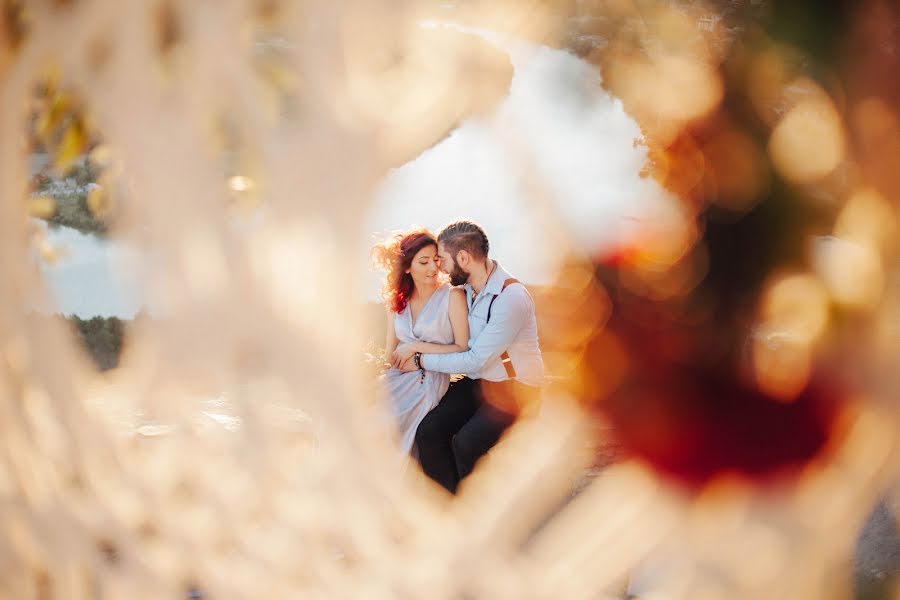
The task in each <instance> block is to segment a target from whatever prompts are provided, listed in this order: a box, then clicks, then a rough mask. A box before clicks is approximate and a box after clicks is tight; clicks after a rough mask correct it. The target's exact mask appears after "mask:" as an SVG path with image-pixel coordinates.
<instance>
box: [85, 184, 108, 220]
mask: <svg viewBox="0 0 900 600" xmlns="http://www.w3.org/2000/svg"><path fill="white" fill-rule="evenodd" d="M87 207H88V210H89V211H91V214H92V215H93V216H94V218H96V219H102V218H104V217H106V216H107V215H109V213H110V211H111V210H112V200H111V198H110V197H109V194H107V193H106V190H105V189H104V188H102V187H99V186H98V187H95V188H94V189H92V190H91V191H90V192H88V195H87Z"/></svg>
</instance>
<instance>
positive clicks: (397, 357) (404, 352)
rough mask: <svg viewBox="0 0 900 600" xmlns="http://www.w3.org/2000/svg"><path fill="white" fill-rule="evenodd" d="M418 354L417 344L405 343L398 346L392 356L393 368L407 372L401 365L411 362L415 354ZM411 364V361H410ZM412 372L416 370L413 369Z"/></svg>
mask: <svg viewBox="0 0 900 600" xmlns="http://www.w3.org/2000/svg"><path fill="white" fill-rule="evenodd" d="M415 353H416V344H415V342H405V343H403V344H400V345H398V346H397V348H396V350H394V353H393V354H392V355H391V366H392V367H394V368H396V369H400V370H401V371H406V370H407V369H403V368H401V366H400V365H402V364H403V363H405V362H406V361H408V360H410V359H411V358H412V356H413V354H415ZM410 362H411V361H410ZM412 370H415V368H414V369H412Z"/></svg>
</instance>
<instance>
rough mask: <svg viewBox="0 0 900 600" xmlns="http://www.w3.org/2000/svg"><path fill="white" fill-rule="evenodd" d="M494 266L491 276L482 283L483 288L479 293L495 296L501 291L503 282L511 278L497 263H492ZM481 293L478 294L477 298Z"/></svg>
mask: <svg viewBox="0 0 900 600" xmlns="http://www.w3.org/2000/svg"><path fill="white" fill-rule="evenodd" d="M494 264H495V265H497V266H496V267H495V268H494V272H493V273H491V276H490V277H488V280H487V281H486V282H485V283H484V288H483V289H482V290H481V293H484V292H487V293H489V294H494V295H495V296H496V295H497V294H499V293H500V292H502V291H503V282H505V281H506V280H507V279H509V278H510V277H512V276H511V275H510V274H509V273H507V272H506V269H504V268H503V267H501V266H500V263H499V262H497V261H494ZM481 293H479V296H480V295H481Z"/></svg>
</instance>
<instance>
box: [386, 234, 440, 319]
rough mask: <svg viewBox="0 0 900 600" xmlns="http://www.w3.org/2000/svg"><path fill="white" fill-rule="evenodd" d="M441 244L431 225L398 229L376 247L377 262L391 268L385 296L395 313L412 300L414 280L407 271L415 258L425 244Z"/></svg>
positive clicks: (399, 311) (387, 278) (388, 268)
mask: <svg viewBox="0 0 900 600" xmlns="http://www.w3.org/2000/svg"><path fill="white" fill-rule="evenodd" d="M428 246H435V247H437V240H436V239H435V237H434V236H433V235H432V234H431V232H430V231H428V230H427V229H413V230H411V231H406V232H401V233H395V234H393V235H392V236H391V237H389V238H388V239H387V240H385V241H383V242H381V243H379V244H376V245H375V247H373V248H372V257H373V258H374V260H375V263H376V264H377V265H378V266H380V267H382V268H384V269H386V270H387V272H388V273H387V277H385V281H384V286H383V287H382V289H381V296H382V298H384V301H385V304H387V306H388V307H389V308H390V309H391V310H392V311H393V312H395V313H398V314H399V313H401V312H403V310H404V309H405V308H406V305H407V304H409V299H410V297H411V296H412V293H413V289H414V287H415V286H414V284H413V279H412V275H410V274H409V273H407V272H406V270H407V269H409V267H410V265H411V264H412V261H413V258H414V257H415V255H416V254H417V253H418V252H419V250H421V249H422V248H426V247H428Z"/></svg>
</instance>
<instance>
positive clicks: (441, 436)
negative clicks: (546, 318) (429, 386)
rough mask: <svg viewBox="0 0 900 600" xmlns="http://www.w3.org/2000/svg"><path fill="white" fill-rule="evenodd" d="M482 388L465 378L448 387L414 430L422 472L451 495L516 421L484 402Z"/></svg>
mask: <svg viewBox="0 0 900 600" xmlns="http://www.w3.org/2000/svg"><path fill="white" fill-rule="evenodd" d="M508 383H509V384H510V385H521V384H517V383H516V382H513V381H510V382H508ZM490 385H492V386H498V385H499V386H503V385H504V384H503V383H501V384H496V383H494V384H490ZM482 387H483V386H482V382H481V381H479V380H476V379H469V378H468V377H465V378H463V379H460V380H459V381H455V382H453V383H451V384H450V388H449V389H448V390H447V393H446V394H444V397H443V398H442V399H441V401H440V403H439V404H438V405H437V406H435V407H434V408H433V409H432V410H431V412H429V413H428V414H427V415H426V416H425V418H424V419H423V420H422V422H421V423H420V424H419V428H418V429H417V430H416V446H417V447H418V451H419V462H420V463H421V465H422V470H423V471H424V472H425V474H426V475H428V476H429V477H430V478H432V479H433V480H435V481H436V482H437V483H439V484H441V485H442V486H444V487H445V488H446V489H447V490H448V491H450V492H451V493H456V488H457V486H458V485H459V482H460V481H461V480H462V479H464V478H465V477H466V476H467V475H468V474H469V473H471V472H472V470H473V469H474V468H475V463H476V462H478V459H479V458H481V457H482V456H484V455H485V454H487V452H488V450H490V449H491V448H492V447H493V446H494V444H496V443H497V441H498V440H499V439H500V436H501V435H503V432H504V431H506V430H507V428H509V426H510V425H512V424H513V423H514V422H515V420H516V416H515V415H514V414H510V413H508V412H504V411H502V410H499V409H497V408H495V407H494V406H493V405H492V404H491V403H488V402H486V401H485V397H484V390H483V389H482Z"/></svg>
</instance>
